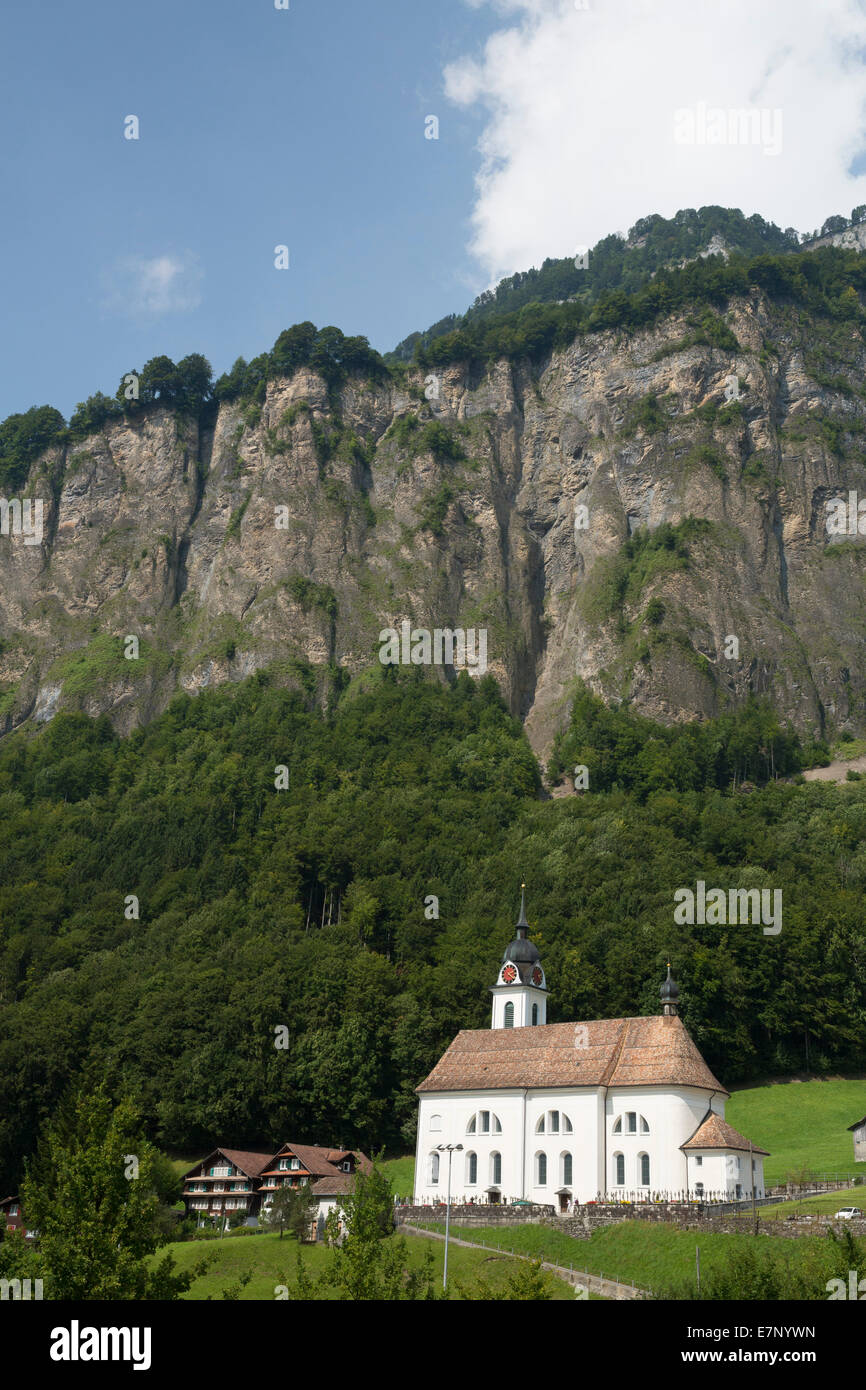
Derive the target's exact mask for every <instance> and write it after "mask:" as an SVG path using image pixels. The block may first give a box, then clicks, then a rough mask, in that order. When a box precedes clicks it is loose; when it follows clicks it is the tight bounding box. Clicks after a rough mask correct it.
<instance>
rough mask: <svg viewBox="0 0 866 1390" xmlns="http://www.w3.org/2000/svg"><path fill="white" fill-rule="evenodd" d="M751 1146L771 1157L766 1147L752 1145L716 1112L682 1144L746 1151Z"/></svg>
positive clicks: (683, 1147) (755, 1150) (686, 1147)
mask: <svg viewBox="0 0 866 1390" xmlns="http://www.w3.org/2000/svg"><path fill="white" fill-rule="evenodd" d="M750 1147H751V1150H752V1153H753V1154H763V1155H764V1156H765V1158H769V1154H768V1153H767V1150H766V1149H759V1148H758V1146H757V1144H752V1145H751V1146H750V1145H749V1141H748V1139H744V1138H743V1136H742V1134H740V1133H738V1131H737V1130H735V1129H734V1127H733V1126H732V1125H729V1124H728V1122H727V1120H723V1119H722V1117H721V1115H716V1114H715V1113H713V1114H712V1115H709V1116H708V1117H707V1118H706V1119H705V1120H702V1121H701V1123H700V1124H699V1125H698V1127H697V1129H696V1130H695V1132H694V1134H693V1135H692V1137H691V1139H687V1140H686V1142H685V1143H684V1144H680V1148H681V1149H742V1150H743V1151H744V1152H745V1153H748V1152H749V1148H750Z"/></svg>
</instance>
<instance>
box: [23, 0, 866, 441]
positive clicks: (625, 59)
mask: <svg viewBox="0 0 866 1390" xmlns="http://www.w3.org/2000/svg"><path fill="white" fill-rule="evenodd" d="M290 5H291V7H290V9H289V10H277V9H275V6H274V0H144V2H143V3H140V4H134V3H131V0H128V3H126V4H118V3H117V0H113V2H110V0H86V3H84V4H72V3H70V2H69V0H33V2H32V3H31V4H28V5H23V4H21V5H18V6H16V7H15V8H14V10H13V9H12V7H8V6H7V7H6V10H5V13H4V14H3V16H2V18H0V116H2V125H0V129H2V132H3V134H2V138H0V177H2V188H3V191H4V194H5V195H6V196H5V209H4V210H5V216H4V218H3V220H2V223H0V241H2V247H3V255H2V257H0V277H2V281H0V294H2V305H3V311H4V312H3V334H2V364H0V365H2V371H0V418H2V417H4V416H5V415H7V414H9V413H11V412H13V411H18V410H26V409H27V408H28V407H29V406H31V405H34V404H43V403H46V402H48V403H51V404H53V405H56V406H57V407H58V408H59V409H61V410H62V411H63V412H64V413H65V414H67V415H68V414H69V413H70V412H71V410H72V409H73V408H74V406H75V404H76V403H77V402H78V401H80V400H82V399H84V398H85V397H86V396H87V395H90V394H92V393H93V392H94V391H95V390H97V389H101V390H105V391H109V392H113V391H114V390H115V389H116V386H117V383H118V381H119V379H120V377H121V375H122V374H123V373H124V372H126V371H129V370H131V369H133V368H136V367H138V368H140V367H141V366H142V365H143V363H144V362H145V361H146V360H147V359H148V358H150V357H153V356H155V355H156V354H158V353H166V354H168V355H169V356H170V357H173V358H174V359H175V360H178V359H179V358H181V357H183V356H185V355H186V354H187V353H189V352H204V353H205V354H206V356H207V357H208V358H209V359H210V361H211V362H212V364H213V366H214V368H215V370H216V371H217V373H219V372H222V371H224V370H226V369H227V368H228V367H230V365H231V363H232V362H233V361H234V359H235V357H237V356H238V355H241V354H242V355H243V356H245V357H247V358H250V357H253V356H255V355H256V354H257V353H259V352H262V351H264V350H266V349H267V348H269V347H270V346H271V344H272V343H273V341H274V339H275V338H276V336H277V335H278V333H279V332H280V331H281V330H282V329H283V328H285V327H287V326H289V325H290V324H292V323H295V322H298V321H300V320H303V319H312V320H313V321H314V322H316V323H317V324H319V325H323V324H328V323H335V324H337V325H338V326H339V327H341V328H342V329H344V331H345V332H347V333H364V334H366V335H367V336H368V337H369V339H370V341H371V342H372V343H373V345H374V346H375V347H377V348H379V349H380V350H382V351H384V350H387V349H388V348H390V347H393V346H394V345H395V344H396V342H397V341H399V339H401V338H402V337H404V336H405V335H406V334H407V333H408V332H410V331H411V330H412V329H415V328H423V327H425V326H427V325H428V324H429V323H431V322H433V321H434V320H435V319H437V318H439V317H441V316H442V315H443V314H445V313H448V312H450V311H451V310H460V309H462V308H464V307H465V306H466V305H467V304H468V303H469V302H471V300H472V298H473V297H474V295H475V294H476V293H477V292H478V291H479V290H481V289H484V288H485V287H486V286H487V285H489V284H491V283H495V281H496V280H497V279H498V278H500V277H501V276H502V275H503V274H509V273H511V272H512V271H514V270H518V269H524V268H526V267H528V266H530V265H532V264H539V263H540V261H541V260H542V259H543V258H544V257H545V256H546V255H566V254H569V253H570V252H573V251H574V250H575V249H576V247H577V246H579V245H592V244H593V243H594V242H595V241H596V240H597V239H598V238H599V237H601V236H603V235H605V234H607V233H608V232H610V231H615V230H625V229H627V228H628V226H630V225H631V224H632V223H633V222H634V221H635V220H636V219H637V218H638V217H641V216H645V215H646V214H648V213H651V212H660V213H662V214H664V215H670V214H672V213H673V212H675V211H676V209H677V208H679V207H687V206H693V207H697V206H700V205H701V204H703V203H710V202H718V203H722V204H725V205H728V206H739V207H742V208H743V210H744V211H745V212H747V213H751V212H756V211H757V212H761V213H762V214H763V215H764V216H766V217H769V218H771V219H772V220H774V221H776V222H778V223H779V224H780V225H782V226H788V225H793V226H796V227H798V228H799V229H800V230H810V229H811V228H814V227H815V226H817V225H820V223H821V222H822V221H823V219H824V218H825V217H827V216H828V215H829V214H830V213H837V212H842V213H847V212H849V211H850V209H851V207H852V206H853V205H854V204H856V203H861V202H864V201H866V162H864V159H863V151H864V139H863V131H864V120H863V102H864V80H863V78H864V65H863V59H862V54H863V52H864V50H866V21H864V0H822V4H821V5H820V6H816V5H814V3H813V0H762V3H761V5H760V6H759V7H755V5H754V0H726V4H725V5H724V6H718V7H708V6H696V5H694V3H693V0H436V3H435V4H427V3H424V0H368V3H367V4H364V5H361V4H358V3H357V0H351V2H350V0H290ZM699 103H710V104H713V103H716V104H717V105H719V106H721V107H734V106H737V107H741V106H749V107H751V108H753V109H760V110H762V111H767V112H779V113H780V120H781V118H782V117H783V118H784V141H783V142H782V141H778V142H777V144H778V146H779V147H778V148H776V149H774V150H767V149H765V148H760V147H758V146H757V145H755V146H753V147H740V148H724V149H720V148H717V149H710V148H708V147H707V146H706V145H702V146H700V147H698V146H694V147H691V148H685V147H683V146H682V145H681V144H679V145H678V144H677V143H676V141H675V139H674V135H673V130H674V124H675V118H676V113H677V110H678V109H679V110H681V109H687V110H692V109H695V110H696V109H697V106H698V104H699ZM130 115H134V116H137V117H138V118H139V121H140V138H139V139H138V140H127V139H125V138H124V120H125V118H126V117H127V116H130ZM429 115H436V116H437V117H438V118H439V122H440V127H439V139H438V140H428V139H425V118H426V117H427V116H429ZM779 130H780V131H781V130H782V126H781V125H780V126H779ZM768 156H769V157H768ZM858 169H860V170H864V172H862V173H858V172H856V171H857V170H858ZM852 171H853V172H852ZM281 244H284V245H287V246H288V247H289V250H290V257H291V267H290V269H289V270H286V271H278V270H276V269H275V267H274V248H275V247H276V246H277V245H281Z"/></svg>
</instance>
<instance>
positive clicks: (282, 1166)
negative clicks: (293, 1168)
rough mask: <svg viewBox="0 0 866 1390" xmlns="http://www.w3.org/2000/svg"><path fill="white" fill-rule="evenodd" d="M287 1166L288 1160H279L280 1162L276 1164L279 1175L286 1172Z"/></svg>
mask: <svg viewBox="0 0 866 1390" xmlns="http://www.w3.org/2000/svg"><path fill="white" fill-rule="evenodd" d="M288 1166H289V1160H288V1159H287V1158H281V1159H280V1161H279V1163H278V1164H277V1167H278V1168H279V1170H280V1172H281V1173H284V1172H285V1171H286V1169H287V1168H288Z"/></svg>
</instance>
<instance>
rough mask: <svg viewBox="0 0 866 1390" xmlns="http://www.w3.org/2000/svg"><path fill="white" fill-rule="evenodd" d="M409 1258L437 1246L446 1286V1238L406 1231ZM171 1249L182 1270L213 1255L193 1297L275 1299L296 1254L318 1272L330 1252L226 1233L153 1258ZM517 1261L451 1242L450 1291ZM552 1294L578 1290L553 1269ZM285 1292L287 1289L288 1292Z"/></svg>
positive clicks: (501, 1276) (505, 1270) (416, 1259)
mask: <svg viewBox="0 0 866 1390" xmlns="http://www.w3.org/2000/svg"><path fill="white" fill-rule="evenodd" d="M406 1244H407V1246H408V1249H409V1263H410V1265H411V1266H413V1267H414V1266H418V1265H420V1264H421V1263H422V1261H423V1259H424V1254H425V1252H426V1251H427V1250H428V1249H429V1250H432V1252H433V1262H434V1269H435V1271H436V1276H437V1285H438V1286H441V1281H442V1265H443V1260H444V1244H443V1242H442V1241H438V1240H427V1239H425V1238H424V1237H423V1236H407V1237H406ZM166 1251H168V1252H170V1253H171V1254H172V1255H173V1256H174V1260H175V1264H176V1266H177V1268H178V1269H179V1270H187V1269H189V1268H190V1267H191V1266H192V1265H194V1264H196V1263H197V1261H198V1260H200V1259H201V1258H202V1256H203V1255H204V1254H208V1255H211V1256H212V1258H213V1263H212V1265H211V1267H210V1268H209V1270H208V1271H207V1273H206V1274H204V1275H201V1276H200V1277H199V1278H198V1279H197V1280H196V1281H195V1283H194V1284H193V1285H192V1287H191V1288H190V1290H189V1292H188V1293H187V1294H185V1295H184V1298H186V1299H188V1300H193V1301H195V1300H203V1299H208V1298H212V1299H216V1300H221V1299H225V1298H226V1297H228V1298H231V1299H234V1298H237V1299H251V1300H274V1299H275V1298H277V1294H276V1292H275V1291H276V1290H277V1289H278V1288H279V1287H280V1286H288V1287H289V1288H291V1287H292V1286H293V1285H294V1283H295V1280H296V1277H297V1260H298V1253H299V1252H300V1256H301V1259H302V1260H303V1262H304V1266H305V1267H306V1269H307V1270H308V1271H309V1272H310V1274H311V1275H312V1276H313V1277H314V1278H315V1276H316V1274H317V1273H320V1272H321V1271H322V1269H323V1268H324V1267H325V1264H326V1263H327V1261H328V1260H329V1258H330V1253H329V1251H328V1248H327V1247H326V1246H325V1245H302V1246H299V1245H298V1243H297V1241H296V1240H295V1239H293V1238H292V1237H290V1236H285V1237H284V1238H283V1239H282V1240H280V1238H279V1235H276V1234H273V1235H272V1234H267V1235H251V1236H225V1237H223V1238H221V1239H219V1240H202V1241H199V1240H196V1241H181V1242H177V1243H174V1244H172V1245H167V1246H164V1247H162V1249H161V1250H160V1251H159V1252H158V1255H157V1256H156V1257H154V1258H157V1259H159V1258H161V1257H162V1256H163V1255H164V1254H165V1253H166ZM516 1264H517V1261H516V1260H514V1259H511V1258H510V1257H509V1256H502V1255H500V1254H498V1253H496V1252H492V1251H485V1250H480V1249H479V1250H467V1249H466V1248H465V1247H463V1246H459V1245H451V1246H450V1248H449V1253H448V1285H449V1288H448V1294H449V1298H451V1299H456V1297H457V1289H456V1285H457V1284H458V1283H462V1284H464V1285H466V1286H471V1285H472V1284H473V1283H474V1282H475V1280H476V1279H477V1278H478V1277H479V1276H480V1277H481V1278H482V1279H484V1281H485V1283H488V1284H490V1285H492V1286H493V1287H494V1288H499V1287H502V1286H504V1284H505V1283H506V1281H507V1278H508V1275H509V1273H510V1272H511V1271H512V1270H513V1269H514V1267H515V1265H516ZM245 1274H249V1275H250V1276H251V1278H250V1280H249V1282H248V1283H247V1284H246V1285H244V1286H241V1284H240V1279H241V1276H242V1275H245ZM546 1279H547V1283H548V1287H549V1288H550V1292H551V1295H552V1297H553V1298H554V1299H556V1300H562V1299H571V1300H574V1290H573V1289H572V1288H571V1287H570V1286H569V1285H568V1284H566V1283H565V1282H564V1281H563V1280H561V1279H557V1278H555V1277H554V1276H553V1275H547V1276H546ZM283 1297H284V1295H283Z"/></svg>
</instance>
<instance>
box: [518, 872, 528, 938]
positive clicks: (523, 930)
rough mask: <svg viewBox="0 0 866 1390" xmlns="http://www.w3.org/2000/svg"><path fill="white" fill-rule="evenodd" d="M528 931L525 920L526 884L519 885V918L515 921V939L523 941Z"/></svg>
mask: <svg viewBox="0 0 866 1390" xmlns="http://www.w3.org/2000/svg"><path fill="white" fill-rule="evenodd" d="M528 931H529V923H528V922H527V920H526V884H525V883H521V885H520V916H519V917H518V919H517V939H518V940H519V941H523V940H525V939H526V935H527V933H528Z"/></svg>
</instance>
